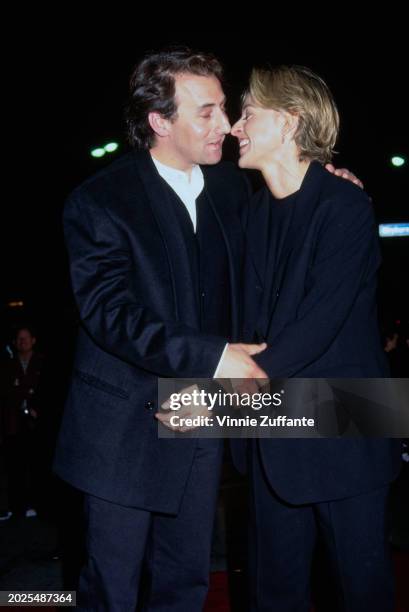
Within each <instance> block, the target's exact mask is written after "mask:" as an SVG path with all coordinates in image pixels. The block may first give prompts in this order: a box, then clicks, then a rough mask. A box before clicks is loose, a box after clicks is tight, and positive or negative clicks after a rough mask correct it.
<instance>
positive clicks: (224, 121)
mask: <svg viewBox="0 0 409 612" xmlns="http://www.w3.org/2000/svg"><path fill="white" fill-rule="evenodd" d="M217 128H218V130H219V131H220V132H221V133H222V134H228V133H229V132H230V130H231V125H230V121H229V119H228V117H227V115H226V113H225V112H224V111H221V112H220V115H219V120H218V125H217Z"/></svg>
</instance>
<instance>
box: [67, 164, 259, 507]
mask: <svg viewBox="0 0 409 612" xmlns="http://www.w3.org/2000/svg"><path fill="white" fill-rule="evenodd" d="M203 172H204V175H205V189H206V190H207V195H208V199H209V201H210V203H211V206H212V207H213V210H214V213H215V215H216V218H217V220H218V222H219V224H220V228H221V230H222V233H223V237H224V240H225V244H226V249H227V253H228V259H229V267H230V281H231V303H232V313H231V317H232V328H233V336H234V338H237V336H238V334H239V331H240V326H241V323H240V309H239V305H240V301H239V294H240V291H241V288H240V283H241V277H242V266H243V247H244V235H243V230H242V225H241V217H242V215H243V212H244V211H245V209H246V207H247V201H248V191H247V188H246V184H245V181H244V179H243V177H242V176H241V175H240V173H239V172H238V171H237V169H236V168H235V167H234V166H233V164H228V163H221V164H218V165H217V166H215V167H204V168H203ZM167 197H168V196H167V195H166V189H164V188H163V183H162V179H161V178H160V177H159V175H158V173H157V170H156V168H155V166H154V164H153V162H152V160H151V158H150V155H149V153H148V152H137V153H135V152H133V153H131V154H129V155H127V156H125V157H123V158H121V159H119V160H118V161H116V162H115V163H114V164H112V165H111V166H109V167H108V168H106V169H104V170H103V171H102V172H100V173H98V174H97V175H95V176H94V177H91V178H90V179H89V180H87V181H86V182H85V183H83V184H82V185H81V186H80V187H78V188H77V189H76V190H75V191H74V192H73V193H72V194H71V196H70V197H69V199H68V202H67V205H66V207H65V212H64V229H65V237H66V243H67V248H68V253H69V260H70V270H71V278H72V285H73V291H74V295H75V298H76V301H77V304H78V308H79V312H80V318H81V325H82V327H81V330H80V333H79V338H78V346H77V352H76V357H75V363H74V372H73V378H72V384H71V387H70V391H69V394H68V399H67V403H66V407H65V413H64V417H63V423H62V427H61V432H60V436H59V442H58V447H57V452H56V459H55V470H56V472H57V474H59V475H60V476H61V477H62V478H63V479H65V480H66V481H68V482H69V483H71V484H72V485H74V486H75V487H77V488H79V489H82V490H84V491H86V492H88V493H91V494H94V495H96V496H100V497H102V498H105V499H107V500H110V501H113V502H116V503H121V504H124V505H131V506H138V507H141V508H146V509H152V510H155V511H161V512H176V511H177V508H178V505H179V503H180V500H181V497H182V494H183V489H184V486H185V483H186V479H187V477H188V474H189V470H190V467H191V463H192V460H193V454H194V449H195V445H196V442H195V440H191V439H186V440H181V439H177V440H168V439H166V440H165V439H160V440H159V439H158V436H157V421H156V419H154V412H155V410H156V409H157V406H156V402H157V377H182V378H190V377H191V378H193V377H203V378H205V377H212V376H213V374H214V371H215V369H216V366H217V363H218V361H219V359H220V356H221V353H222V351H223V348H224V345H225V342H226V340H225V339H223V338H219V337H215V336H209V335H205V334H202V333H200V332H199V331H198V327H199V316H198V315H199V313H198V309H197V296H196V295H195V292H194V289H193V280H192V278H191V270H190V265H189V260H188V256H187V249H186V245H185V242H184V240H183V235H182V230H181V228H180V226H179V223H178V221H177V219H176V217H175V215H174V212H173V208H172V207H171V206H169V205H167ZM244 214H245V213H244ZM210 239H211V238H210Z"/></svg>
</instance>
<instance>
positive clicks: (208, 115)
mask: <svg viewBox="0 0 409 612" xmlns="http://www.w3.org/2000/svg"><path fill="white" fill-rule="evenodd" d="M200 116H201V117H202V118H203V119H210V117H211V116H212V115H211V113H206V114H205V115H200Z"/></svg>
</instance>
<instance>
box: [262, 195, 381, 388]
mask: <svg viewBox="0 0 409 612" xmlns="http://www.w3.org/2000/svg"><path fill="white" fill-rule="evenodd" d="M323 206H324V207H325V208H326V215H325V218H324V221H323V223H322V225H321V229H320V231H319V233H318V237H317V244H316V248H315V251H314V256H313V259H312V262H311V265H310V269H309V272H308V274H307V277H306V283H305V288H304V295H303V298H302V300H301V301H300V304H299V306H298V309H297V312H296V316H295V317H294V319H293V320H292V321H290V322H289V323H288V324H287V325H286V326H285V327H284V328H283V329H282V330H281V331H280V333H279V334H278V335H277V336H276V337H275V338H273V339H272V341H271V346H269V347H268V348H267V349H266V350H265V351H264V352H263V353H261V354H260V355H257V356H256V357H255V361H256V362H257V363H258V364H259V365H260V366H261V367H262V368H263V369H264V370H265V371H266V372H267V373H268V375H269V376H271V377H279V376H295V375H297V372H299V371H300V370H302V369H304V368H305V367H306V366H308V365H309V364H311V363H313V362H314V361H316V360H317V359H318V358H319V357H321V355H322V354H323V353H325V352H326V351H327V350H328V348H329V347H330V345H331V343H332V342H333V341H334V339H335V338H336V336H337V334H338V333H339V331H340V329H341V328H342V326H343V324H344V323H345V321H346V319H347V317H348V315H349V313H350V311H351V308H352V306H353V304H354V302H355V300H356V299H357V295H358V293H359V290H360V287H361V286H362V283H363V282H364V279H365V277H366V275H367V273H368V269H369V267H371V268H373V272H374V273H375V270H376V268H377V267H378V265H379V253H378V249H377V245H376V240H377V237H376V235H375V228H374V218H373V211H372V205H371V203H370V202H369V200H368V199H367V198H366V196H365V194H362V196H361V197H360V198H359V197H358V198H356V201H349V202H348V205H347V206H346V205H345V202H341V201H340V200H339V199H338V200H336V199H332V200H331V201H328V202H325V203H323ZM287 274H290V275H291V269H289V270H288V272H287ZM289 282H291V277H290V278H289Z"/></svg>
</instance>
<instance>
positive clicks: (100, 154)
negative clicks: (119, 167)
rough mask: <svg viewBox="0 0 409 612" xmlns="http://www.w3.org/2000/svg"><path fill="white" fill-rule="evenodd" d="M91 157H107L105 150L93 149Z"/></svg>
mask: <svg viewBox="0 0 409 612" xmlns="http://www.w3.org/2000/svg"><path fill="white" fill-rule="evenodd" d="M91 155H92V157H103V156H104V155H105V149H93V150H92V151H91Z"/></svg>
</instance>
